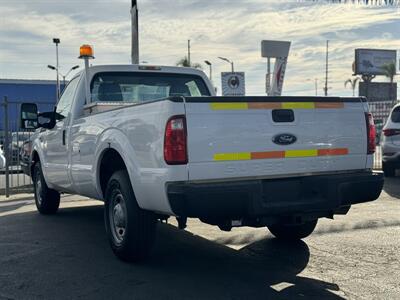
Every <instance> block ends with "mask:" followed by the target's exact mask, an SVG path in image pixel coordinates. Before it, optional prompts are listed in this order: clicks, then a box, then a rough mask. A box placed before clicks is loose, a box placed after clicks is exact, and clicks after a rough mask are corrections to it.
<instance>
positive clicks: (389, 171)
mask: <svg viewBox="0 0 400 300" xmlns="http://www.w3.org/2000/svg"><path fill="white" fill-rule="evenodd" d="M382 169H383V174H384V175H385V177H394V176H396V168H395V167H394V166H393V165H391V164H389V163H384V162H383V163H382Z"/></svg>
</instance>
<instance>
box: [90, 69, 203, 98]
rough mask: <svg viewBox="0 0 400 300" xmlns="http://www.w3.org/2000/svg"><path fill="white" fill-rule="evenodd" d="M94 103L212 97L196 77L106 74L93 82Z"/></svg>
mask: <svg viewBox="0 0 400 300" xmlns="http://www.w3.org/2000/svg"><path fill="white" fill-rule="evenodd" d="M91 93H92V101H101V102H115V101H118V102H133V103H141V102H148V101H153V100H157V99H163V98H167V97H173V96H186V97H190V96H194V97H200V96H210V92H209V90H208V88H207V86H206V84H205V83H204V81H203V79H202V78H201V77H199V76H196V75H186V74H169V73H144V72H118V73H117V72H105V73H98V74H96V75H95V77H94V78H93V80H92V83H91Z"/></svg>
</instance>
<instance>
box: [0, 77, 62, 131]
mask: <svg viewBox="0 0 400 300" xmlns="http://www.w3.org/2000/svg"><path fill="white" fill-rule="evenodd" d="M62 89H63V86H61V90H62ZM5 96H7V98H8V101H9V106H8V118H9V122H10V125H9V126H10V129H11V130H16V129H17V127H18V120H19V107H20V104H21V103H23V102H32V103H36V104H37V105H38V109H39V112H45V111H51V110H53V108H54V105H55V103H56V81H55V80H20V79H0V104H2V103H3V101H4V97H5ZM3 127H4V107H3V106H2V105H1V108H0V131H3V130H4V128H3Z"/></svg>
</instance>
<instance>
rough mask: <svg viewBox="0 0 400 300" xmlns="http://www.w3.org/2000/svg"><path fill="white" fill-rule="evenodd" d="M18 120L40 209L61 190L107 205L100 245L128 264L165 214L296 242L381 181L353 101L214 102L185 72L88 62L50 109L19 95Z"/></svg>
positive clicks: (368, 120) (52, 207) (50, 209)
mask: <svg viewBox="0 0 400 300" xmlns="http://www.w3.org/2000/svg"><path fill="white" fill-rule="evenodd" d="M88 90H89V95H90V96H89V99H88V97H87V96H86V95H87V92H88ZM21 124H22V126H23V127H29V126H31V127H32V126H34V127H37V130H36V133H35V136H34V137H33V144H32V147H31V149H32V150H31V151H32V153H31V175H32V178H33V183H34V193H35V200H36V205H37V209H38V210H39V212H40V213H42V214H53V213H55V212H56V211H57V209H58V207H59V203H60V193H72V194H79V195H84V196H87V197H91V198H94V199H98V200H102V201H104V202H105V209H104V220H105V227H106V232H107V234H108V238H109V242H110V244H111V247H112V249H113V251H114V253H115V254H116V255H117V256H118V257H119V258H121V259H123V260H128V261H137V260H141V259H144V258H146V257H147V256H148V254H149V252H150V250H151V247H152V244H153V241H154V238H155V233H156V224H157V220H165V219H166V218H168V217H169V216H175V217H177V219H178V221H179V226H180V227H181V228H184V227H185V221H186V219H187V218H199V219H200V220H201V221H202V222H205V223H208V224H212V225H216V226H219V227H220V228H221V229H222V230H230V229H231V228H232V227H239V226H252V227H262V226H265V227H268V229H269V230H270V231H271V232H272V234H273V235H274V236H276V237H277V238H281V239H288V240H294V239H301V238H304V237H307V236H308V235H310V234H311V233H312V232H313V230H314V228H315V226H316V224H317V220H318V219H319V218H324V217H327V218H333V216H334V215H336V214H346V213H347V212H348V211H349V209H350V207H351V205H353V204H357V203H362V202H367V201H372V200H375V199H377V198H378V197H379V195H380V193H381V190H382V186H383V176H382V175H381V174H377V173H373V172H372V165H373V153H374V151H375V128H374V124H373V119H372V117H371V114H369V112H368V105H367V103H366V100H365V99H364V98H339V97H325V98H324V97H251V96H249V97H217V96H216V95H215V93H214V89H213V86H212V84H211V82H210V81H209V80H208V79H207V77H206V76H205V74H204V73H203V72H202V71H199V70H196V69H191V68H177V67H152V66H139V65H126V66H118V65H111V66H92V67H90V68H89V69H88V70H87V72H81V73H79V74H77V75H76V76H75V77H74V78H73V79H72V80H71V81H70V82H69V84H68V86H67V87H66V88H65V90H64V93H63V95H62V97H61V99H60V100H59V102H58V103H57V106H56V108H55V110H54V112H49V113H41V114H38V113H37V108H36V106H35V105H34V104H29V103H26V104H23V105H22V107H21Z"/></svg>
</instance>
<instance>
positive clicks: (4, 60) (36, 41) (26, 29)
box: [0, 0, 400, 95]
mask: <svg viewBox="0 0 400 300" xmlns="http://www.w3.org/2000/svg"><path fill="white" fill-rule="evenodd" d="M129 3H130V1H129V0H118V1H112V2H110V1H102V0H91V1H89V0H86V1H73V0H70V1H63V0H59V1H49V0H46V1H44V0H36V1H35V2H33V1H28V0H20V1H15V0H14V1H9V0H3V1H1V3H0V10H1V11H2V12H3V13H4V15H5V16H6V17H5V18H2V19H1V20H0V28H1V29H0V77H2V78H4V77H7V78H52V77H53V75H54V74H53V73H51V72H50V71H49V70H47V69H46V66H47V64H52V63H54V60H55V57H54V56H55V55H54V45H53V44H52V43H51V39H52V37H56V36H57V37H60V38H61V45H60V57H61V66H62V69H63V70H65V71H67V70H68V67H70V66H72V65H75V64H76V63H79V61H78V60H77V59H76V57H77V56H78V54H77V52H78V48H79V45H81V44H83V43H90V44H93V45H94V46H95V51H96V60H95V63H96V64H103V63H106V64H109V63H129V61H130V19H129ZM139 8H140V39H141V58H142V59H143V60H146V61H149V62H151V63H154V64H166V65H171V64H175V63H176V61H178V60H179V59H180V58H181V57H182V56H184V55H185V54H186V51H187V50H186V45H187V39H189V38H190V39H191V40H192V57H193V60H195V61H197V62H202V61H203V60H205V59H208V60H210V61H212V62H213V63H214V71H215V74H214V75H216V74H217V73H220V72H221V71H227V70H229V65H228V64H226V63H224V62H222V61H219V60H218V59H217V57H218V56H225V57H229V58H230V59H232V60H234V61H235V65H236V69H237V70H238V71H245V72H246V77H247V89H248V93H249V94H263V93H264V90H265V88H264V86H265V84H264V78H265V72H266V66H265V61H264V59H262V58H261V55H260V42H261V40H262V39H279V40H291V41H292V49H291V56H290V58H289V64H288V69H287V76H286V81H285V89H284V90H285V91H286V93H290V94H297V95H304V94H314V78H318V79H319V80H320V82H321V83H322V80H323V77H324V64H325V40H326V39H329V40H330V45H331V53H330V54H331V55H330V67H331V72H330V74H329V75H330V78H331V81H330V86H331V87H332V90H331V92H332V93H334V94H339V95H343V94H347V95H349V94H350V91H349V90H345V89H344V86H343V82H344V80H345V79H347V78H348V77H350V76H351V73H352V71H351V64H352V62H353V60H354V49H355V48H359V47H366V48H369V47H371V48H389V49H399V48H400V44H399V37H400V19H399V18H398V15H399V12H400V11H399V8H390V7H365V6H355V5H328V4H315V3H312V2H299V1H289V0H286V1H275V0H270V1H268V0H249V1H228V0H219V1H216V0H201V1H200V0H176V1H173V2H171V1H167V0H158V1H156V0H143V1H139ZM214 78H216V84H217V85H219V76H214ZM320 87H321V88H320V89H319V92H320V93H321V92H322V84H321V85H320Z"/></svg>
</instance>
